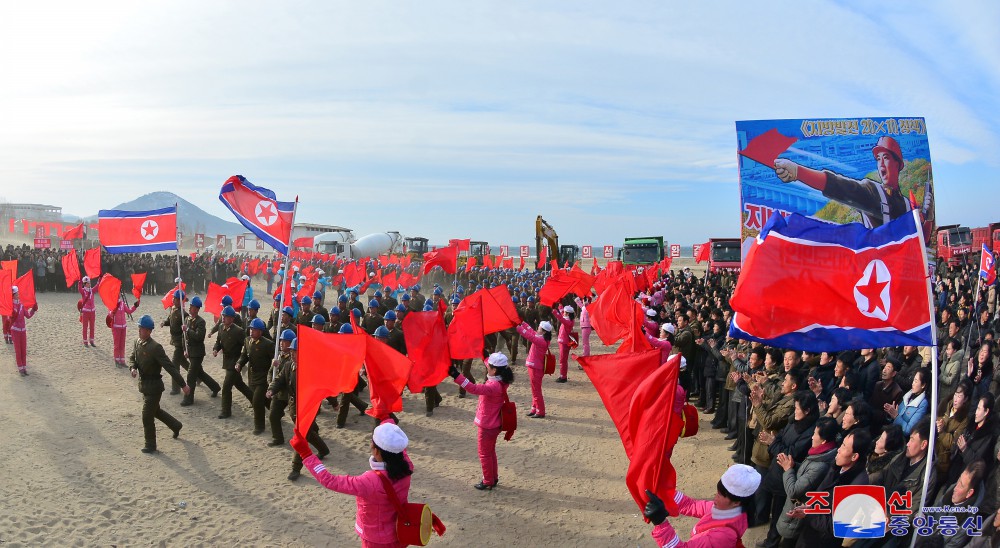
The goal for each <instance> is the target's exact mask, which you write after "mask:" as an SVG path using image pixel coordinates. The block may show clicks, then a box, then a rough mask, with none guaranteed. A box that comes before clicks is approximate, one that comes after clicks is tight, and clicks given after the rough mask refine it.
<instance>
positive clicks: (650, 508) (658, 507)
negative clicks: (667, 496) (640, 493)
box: [642, 489, 667, 525]
mask: <svg viewBox="0 0 1000 548" xmlns="http://www.w3.org/2000/svg"><path fill="white" fill-rule="evenodd" d="M646 496H648V497H649V502H647V503H646V509H645V510H643V511H642V515H644V516H646V518H647V519H648V520H649V521H651V522H653V525H659V524H661V523H663V520H665V519H667V507H666V506H664V505H663V501H662V500H660V497H658V496H656V495H654V494H653V492H652V491H650V490H649V489H646Z"/></svg>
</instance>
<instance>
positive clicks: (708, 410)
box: [705, 407, 715, 428]
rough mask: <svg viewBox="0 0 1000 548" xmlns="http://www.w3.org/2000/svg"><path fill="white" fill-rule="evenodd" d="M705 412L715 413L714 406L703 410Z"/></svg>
mask: <svg viewBox="0 0 1000 548" xmlns="http://www.w3.org/2000/svg"><path fill="white" fill-rule="evenodd" d="M705 414H706V415H714V414H715V408H714V407H712V408H711V409H706V410H705ZM713 428H714V427H713Z"/></svg>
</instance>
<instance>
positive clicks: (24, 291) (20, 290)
mask: <svg viewBox="0 0 1000 548" xmlns="http://www.w3.org/2000/svg"><path fill="white" fill-rule="evenodd" d="M14 285H16V286H17V296H18V297H19V298H20V299H21V302H22V303H24V306H26V307H28V308H30V307H32V306H35V305H37V304H38V301H36V300H35V278H34V277H33V272H31V271H30V270H29V271H27V272H25V273H24V275H23V276H21V277H20V278H17V279H16V280H14ZM10 293H11V292H10V290H8V291H7V294H8V295H10ZM11 313H13V309H12V310H11Z"/></svg>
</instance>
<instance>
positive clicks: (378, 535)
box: [302, 455, 412, 544]
mask: <svg viewBox="0 0 1000 548" xmlns="http://www.w3.org/2000/svg"><path fill="white" fill-rule="evenodd" d="M302 464H303V465H305V467H306V469H307V470H309V473H311V474H312V475H313V477H314V478H316V481H318V482H319V483H320V484H322V485H323V486H324V487H326V488H327V489H331V490H333V491H336V492H338V493H344V494H346V495H354V496H355V497H356V500H357V503H358V513H357V514H356V516H355V518H354V529H355V530H356V531H357V532H358V535H359V536H360V537H361V538H362V539H364V540H366V541H368V542H372V543H378V544H389V543H393V542H399V539H398V538H396V509H395V508H393V506H392V502H390V501H389V495H388V494H387V493H386V491H385V487H383V485H382V480H381V479H379V477H378V474H376V473H375V471H374V470H369V471H367V472H365V473H364V474H361V475H360V476H347V475H344V476H337V475H334V474H331V473H330V472H328V471H327V469H326V467H325V466H323V463H322V462H320V460H319V459H318V458H316V455H309V458H307V459H305V460H304V461H302ZM411 466H412V465H411ZM393 487H394V488H395V489H396V496H397V497H399V502H400V503H402V504H406V503H407V502H408V499H407V497H408V496H409V493H410V476H406V477H405V478H403V479H400V480H396V481H395V482H393Z"/></svg>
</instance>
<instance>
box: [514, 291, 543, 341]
mask: <svg viewBox="0 0 1000 548" xmlns="http://www.w3.org/2000/svg"><path fill="white" fill-rule="evenodd" d="M522 294H523V293H522ZM521 303H522V304H521V307H520V308H518V310H517V313H518V314H520V315H521V319H522V320H523V321H524V322H525V323H527V324H528V325H530V326H531V328H532V329H534V330H535V331H538V324H539V323H540V322H541V320H540V319H539V317H538V307H536V306H535V298H534V297H531V296H527V297H526V298H523V299H521ZM521 340H522V341H524V349H525V351H527V350H528V349H530V348H531V343H530V342H528V339H525V338H524V337H521Z"/></svg>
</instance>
